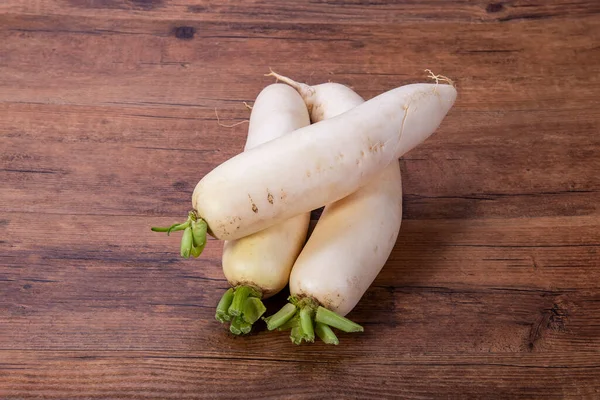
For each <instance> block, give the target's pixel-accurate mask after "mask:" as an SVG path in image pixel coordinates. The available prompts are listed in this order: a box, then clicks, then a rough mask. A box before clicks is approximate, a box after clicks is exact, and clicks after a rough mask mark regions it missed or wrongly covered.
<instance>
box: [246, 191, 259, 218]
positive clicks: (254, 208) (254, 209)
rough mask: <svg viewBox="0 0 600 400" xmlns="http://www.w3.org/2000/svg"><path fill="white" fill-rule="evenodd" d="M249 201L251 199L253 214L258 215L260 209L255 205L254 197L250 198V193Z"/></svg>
mask: <svg viewBox="0 0 600 400" xmlns="http://www.w3.org/2000/svg"><path fill="white" fill-rule="evenodd" d="M248 199H250V205H251V206H252V212H254V213H255V214H256V213H257V212H258V207H256V204H254V200H252V196H250V193H248Z"/></svg>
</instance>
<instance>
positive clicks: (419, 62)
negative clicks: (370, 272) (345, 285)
mask: <svg viewBox="0 0 600 400" xmlns="http://www.w3.org/2000/svg"><path fill="white" fill-rule="evenodd" d="M599 45H600V2H598V1H597V0H580V1H575V2H574V1H572V0H547V1H524V0H523V1H498V2H492V3H490V2H486V1H467V0H455V1H446V0H428V1H417V0H405V1H396V2H388V1H384V0H381V1H380V0H376V1H362V0H347V1H344V0H339V1H338V0H314V1H308V2H301V1H281V0H280V1H267V0H255V1H246V2H242V3H239V4H238V2H229V1H218V0H206V1H202V0H194V1H182V0H180V1H178V2H176V1H168V0H3V1H2V2H0V138H1V139H0V140H1V169H0V188H1V197H0V210H1V218H0V226H1V227H2V231H1V232H2V234H1V241H0V250H1V251H0V253H1V255H0V263H1V264H0V288H1V289H0V397H1V398H3V399H27V398H52V399H69V398H73V399H90V398H160V399H166V398H169V399H177V398H195V397H223V398H233V397H234V396H238V397H242V398H255V397H256V398H258V397H261V398H263V397H272V398H282V397H287V398H294V399H296V398H317V397H325V396H327V397H329V398H352V397H360V398H368V397H371V398H393V397H403V398H476V397H478V398H516V397H523V398H545V399H546V398H565V397H572V398H577V397H586V398H600V135H599V131H600V123H599V121H600V111H599V107H598V106H599V105H600V101H599V95H600V46H599ZM268 67H272V68H274V69H275V70H277V71H279V72H281V73H284V74H289V75H290V76H292V77H294V78H296V79H299V80H304V81H308V82H309V83H320V82H324V81H327V80H333V81H338V82H341V83H345V84H348V85H350V86H352V87H353V88H355V90H357V91H358V92H359V93H360V94H362V95H363V96H364V97H366V98H370V97H373V96H375V95H377V94H379V93H381V92H383V91H385V90H388V89H391V88H393V87H396V86H399V85H402V84H407V83H411V82H416V81H422V80H423V79H424V77H425V75H426V74H425V73H424V72H423V70H424V69H425V68H431V69H433V70H434V71H436V72H439V73H444V74H446V75H448V76H450V77H452V78H454V79H455V80H456V82H457V85H458V89H459V98H458V101H457V103H456V105H455V107H454V108H453V110H452V111H451V113H450V114H449V115H448V117H447V119H446V120H445V121H444V123H443V125H442V127H441V128H440V130H439V131H438V132H437V133H436V135H435V136H433V137H432V138H431V139H430V140H428V141H427V142H426V143H425V144H423V145H422V146H420V147H419V148H417V149H415V150H414V151H411V152H410V153H409V154H407V155H406V156H405V157H404V158H403V161H402V170H403V172H404V191H405V195H404V201H405V203H404V204H405V221H404V222H403V226H402V231H401V234H400V238H399V239H398V243H397V246H396V248H395V249H394V251H393V253H392V255H391V257H390V259H389V262H388V264H387V265H386V267H385V268H384V270H383V271H382V273H381V274H380V276H379V277H378V278H377V280H376V281H375V283H374V284H373V286H372V287H371V289H370V290H369V291H368V292H367V294H366V295H365V296H364V298H363V299H362V301H361V302H360V304H359V305H358V306H357V307H356V309H355V310H354V311H353V312H352V313H351V314H350V317H351V318H352V319H354V320H356V321H357V322H359V323H361V324H363V325H364V326H365V327H366V331H365V332H364V334H352V335H351V334H340V340H341V343H340V345H339V346H337V347H334V346H326V345H324V344H322V343H315V344H313V345H302V346H299V347H298V346H294V345H292V344H291V342H290V341H289V339H288V336H287V334H286V333H269V332H267V331H265V329H264V326H263V325H262V324H260V325H259V327H258V329H257V331H256V332H255V333H253V334H252V335H250V336H248V337H234V336H232V335H230V334H229V333H228V332H227V330H226V329H225V328H224V327H223V326H222V325H220V324H219V323H218V322H217V321H215V319H214V307H215V305H216V303H217V301H218V298H219V296H220V294H221V292H222V291H223V290H224V289H225V288H226V287H227V282H226V281H225V280H224V279H223V275H222V272H221V269H220V255H221V243H220V242H218V241H215V240H213V241H210V242H209V244H208V246H207V249H206V252H205V253H204V256H203V257H202V259H199V260H182V259H180V258H179V256H178V254H177V252H178V239H177V237H172V238H167V237H166V236H164V235H159V234H153V233H152V232H150V230H149V227H150V226H151V225H156V224H169V223H171V222H174V221H177V220H178V219H180V218H181V216H183V215H185V213H186V211H187V210H188V209H189V208H190V194H191V191H192V189H193V187H194V185H195V183H196V182H197V181H198V180H199V179H200V178H201V177H202V176H203V175H204V174H205V173H207V172H208V171H209V170H211V169H212V168H214V167H215V166H216V165H218V164H219V163H220V162H222V161H224V160H226V159H227V158H229V157H231V156H233V155H235V154H236V153H238V152H240V151H241V150H242V148H243V144H244V141H245V134H246V129H247V126H246V125H240V126H237V127H235V128H229V129H228V128H223V127H220V126H219V125H217V123H216V119H215V113H214V108H217V109H218V110H219V111H220V117H221V118H222V119H223V120H224V122H226V123H233V122H236V121H240V120H242V119H245V118H247V117H248V112H247V111H246V109H245V108H244V106H243V104H242V101H246V102H252V101H253V99H254V98H255V96H256V95H257V93H258V92H259V91H260V90H261V89H262V88H263V87H264V86H265V85H267V84H269V83H271V82H272V80H271V79H270V78H265V77H263V74H264V73H265V72H267V71H268ZM324 267H326V266H324ZM284 298H285V294H282V295H280V296H278V297H277V298H275V299H273V300H272V301H269V302H268V305H269V306H270V307H272V309H275V307H277V306H278V305H279V304H281V303H282V301H283V300H284Z"/></svg>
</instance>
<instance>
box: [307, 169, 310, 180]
mask: <svg viewBox="0 0 600 400" xmlns="http://www.w3.org/2000/svg"><path fill="white" fill-rule="evenodd" d="M306 177H307V178H310V170H307V171H306Z"/></svg>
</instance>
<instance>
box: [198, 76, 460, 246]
mask: <svg viewBox="0 0 600 400" xmlns="http://www.w3.org/2000/svg"><path fill="white" fill-rule="evenodd" d="M455 99H456V90H455V89H454V87H452V86H451V85H445V84H439V85H438V84H413V85H406V86H402V87H399V88H396V89H393V90H390V91H388V92H385V93H383V94H381V95H379V96H377V97H374V98H373V99H371V100H369V101H366V102H364V103H363V104H361V105H359V106H357V107H355V108H353V109H351V110H349V111H347V112H345V113H343V114H341V115H338V116H336V117H333V118H331V119H327V120H324V121H321V122H318V123H315V124H312V125H310V126H307V127H304V128H300V129H298V130H296V131H295V132H293V134H291V135H285V136H282V137H280V138H277V139H275V140H272V141H270V142H267V143H264V144H262V145H260V146H257V147H254V148H252V149H250V150H248V151H245V152H243V153H241V154H239V155H237V156H235V157H233V158H231V159H229V160H228V161H226V162H224V163H223V164H221V165H219V166H218V167H216V168H215V169H214V170H213V171H211V172H210V173H209V174H207V175H206V176H205V177H204V178H203V179H202V180H200V182H198V184H197V185H196V188H195V190H194V193H193V195H192V205H193V207H194V209H195V210H196V211H197V212H198V214H199V215H200V217H202V218H204V220H206V222H207V223H208V226H209V228H210V233H211V234H212V235H213V236H214V237H216V238H218V239H225V240H231V239H238V238H240V237H243V236H247V235H250V234H252V233H255V232H257V231H259V230H262V229H265V228H268V227H269V226H272V225H274V224H276V223H279V222H281V221H284V220H286V219H289V218H291V217H293V216H296V215H299V214H302V213H305V212H309V211H310V210H313V209H316V208H319V207H321V206H323V205H325V204H329V203H331V202H334V201H337V200H340V199H342V198H344V197H346V196H348V195H349V194H351V193H353V192H355V191H356V190H358V189H359V188H360V187H361V186H364V185H366V184H368V183H369V182H371V181H372V180H373V179H374V178H375V176H376V175H378V174H380V173H381V172H382V171H383V170H384V169H385V167H387V166H388V165H389V164H390V163H391V162H392V161H395V160H397V159H398V158H399V157H400V156H402V155H403V154H405V153H406V152H408V151H409V150H411V149H412V148H413V147H415V146H417V145H418V144H419V143H421V142H423V141H424V140H425V139H427V138H428V137H429V136H430V135H431V134H432V133H433V132H434V131H435V130H436V129H437V128H438V126H439V125H440V123H441V122H442V120H443V118H444V116H445V115H446V113H447V112H448V110H449V109H450V108H451V107H452V105H453V104H454V100H455ZM266 160H269V161H268V162H265V161H266ZM269 198H272V199H273V204H271V203H270V202H269V201H268V199H269Z"/></svg>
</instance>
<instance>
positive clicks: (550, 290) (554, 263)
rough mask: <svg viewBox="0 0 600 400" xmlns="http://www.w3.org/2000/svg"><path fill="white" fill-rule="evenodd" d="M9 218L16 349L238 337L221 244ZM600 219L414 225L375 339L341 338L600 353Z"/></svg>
mask: <svg viewBox="0 0 600 400" xmlns="http://www.w3.org/2000/svg"><path fill="white" fill-rule="evenodd" d="M11 216H15V217H16V218H11V219H10V220H8V221H5V222H4V225H5V226H4V229H5V230H6V232H7V237H8V238H12V239H9V240H8V241H7V242H5V243H3V244H2V246H3V248H5V249H7V250H9V252H7V253H6V255H4V256H3V257H2V258H1V260H2V264H3V265H4V266H5V270H4V272H3V273H2V275H0V279H1V280H2V285H3V288H4V289H3V293H6V295H7V296H6V299H5V300H4V302H3V304H2V306H3V308H4V309H5V310H6V311H7V315H6V317H5V319H3V320H0V330H3V332H0V333H1V334H0V337H4V338H9V340H8V342H7V344H9V345H8V348H40V349H44V348H53V349H57V350H58V349H64V348H69V349H86V348H87V349H103V348H110V349H131V348H135V349H159V348H160V349H172V350H181V349H182V346H184V348H185V347H186V346H197V345H198V344H199V343H202V346H203V347H202V348H212V349H213V350H214V351H218V349H219V348H223V346H227V345H226V343H230V341H231V340H232V338H230V337H228V334H227V333H226V331H225V329H224V328H223V327H222V326H220V324H218V323H217V322H216V321H215V320H214V307H215V304H216V303H217V301H218V299H219V297H220V295H221V293H222V292H223V290H225V288H227V286H228V285H227V283H226V282H225V280H224V279H223V276H222V272H221V271H220V259H219V257H220V246H221V243H220V242H219V241H216V240H211V241H210V242H209V244H208V246H207V249H206V250H205V253H204V254H203V257H202V258H201V259H198V260H182V259H180V258H179V257H178V254H177V239H175V238H170V239H167V238H166V237H164V236H163V235H157V234H155V233H152V232H150V231H149V230H148V226H147V225H148V221H147V218H140V217H123V216H116V217H110V216H79V215H78V216H71V215H68V216H64V215H47V216H45V224H46V226H48V227H52V234H48V230H41V231H37V230H35V229H33V230H32V229H31V227H32V226H35V224H36V222H35V221H37V220H38V216H36V215H35V214H22V215H17V214H12V215H11ZM165 222H166V221H165ZM599 223H600V221H599V220H598V218H590V217H579V218H574V217H564V218H546V219H541V218H539V219H533V220H531V221H529V223H526V224H524V222H523V220H521V219H516V220H482V221H478V220H473V221H470V222H468V223H467V222H464V223H463V224H462V226H461V227H460V229H456V228H457V226H456V225H457V224H456V222H455V221H435V222H434V221H414V222H412V221H409V222H407V223H405V225H404V226H403V230H402V234H401V236H400V238H399V240H398V245H397V246H396V248H395V249H394V252H393V253H392V256H391V257H390V260H389V262H388V265H387V266H386V267H385V268H384V270H383V272H382V273H381V275H380V276H379V277H378V279H377V280H376V281H375V283H374V285H373V287H372V288H371V289H369V291H368V292H367V294H366V295H365V296H364V298H363V299H362V301H361V302H360V303H359V305H358V306H357V308H356V309H355V310H354V311H353V312H352V314H351V317H352V318H353V319H354V320H356V321H357V322H359V323H361V324H364V325H365V326H366V328H367V332H366V333H365V334H361V335H343V336H342V338H343V341H348V342H349V343H352V344H354V345H356V346H357V347H360V348H364V349H365V350H364V351H369V352H371V353H373V352H377V351H378V350H376V349H373V348H370V346H371V345H370V343H373V346H374V347H376V348H379V347H380V346H381V345H382V343H388V345H389V346H390V347H389V348H394V349H399V350H402V351H434V350H435V349H438V350H439V349H446V350H448V351H455V352H456V351H459V352H463V351H482V350H486V351H487V350H489V349H491V351H513V352H519V351H532V350H536V351H545V350H548V349H554V348H561V349H567V348H569V349H573V350H578V351H584V350H585V351H589V350H593V349H595V348H597V346H598V345H599V344H600V342H598V337H597V336H596V335H595V328H594V327H595V326H598V323H599V321H598V316H599V315H600V309H599V308H598V307H600V302H599V300H600V298H599V297H598V282H599V281H600V276H598V274H599V271H598V269H597V268H596V266H597V265H600V252H599V250H600V243H598V242H597V239H598V235H597V232H598V228H599ZM574 231H576V232H577V233H578V234H577V235H570V234H569V232H574ZM84 232H88V234H82V233H84ZM15 238H16V239H15ZM37 243H43V246H41V247H40V246H38V245H37ZM582 277H586V279H582ZM284 300H285V295H284V294H282V295H280V296H278V297H277V298H276V299H275V300H273V301H270V302H269V303H268V305H269V308H270V309H271V310H275V309H277V308H278V307H279V306H280V305H281V304H282V302H283V301H284ZM32 320H35V321H36V324H35V325H33V326H32V325H31V324H30V321H32ZM456 321H461V323H460V324H457V323H456ZM25 327H26V328H25ZM259 329H262V330H259V331H258V334H257V335H256V336H252V338H251V339H248V341H247V342H245V343H246V344H244V346H251V347H254V346H256V347H263V346H266V343H269V342H270V341H272V340H276V341H277V343H279V346H281V347H284V348H288V347H289V343H288V339H287V337H286V336H285V334H273V333H268V332H265V331H264V327H262V328H259ZM174 331H176V332H177V335H173V332H174ZM81 332H85V334H84V335H82V334H81ZM274 337H275V338H274ZM7 344H5V346H6V345H7ZM98 346H100V347H98ZM384 347H385V348H388V347H387V345H386V346H384ZM194 348H196V347H194ZM281 351H284V352H285V350H281ZM290 351H292V352H293V351H294V350H293V347H292V348H290ZM357 351H362V350H357Z"/></svg>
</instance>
